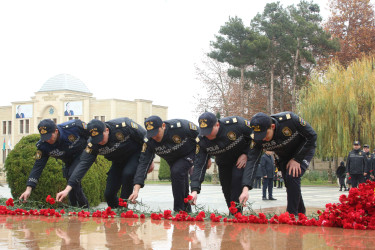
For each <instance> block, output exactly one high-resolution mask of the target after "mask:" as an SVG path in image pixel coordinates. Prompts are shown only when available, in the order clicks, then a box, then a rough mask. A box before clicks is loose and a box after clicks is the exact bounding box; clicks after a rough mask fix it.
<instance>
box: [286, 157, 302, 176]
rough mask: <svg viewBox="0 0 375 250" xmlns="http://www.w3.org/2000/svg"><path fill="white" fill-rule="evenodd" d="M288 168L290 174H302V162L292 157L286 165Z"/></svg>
mask: <svg viewBox="0 0 375 250" xmlns="http://www.w3.org/2000/svg"><path fill="white" fill-rule="evenodd" d="M286 169H287V170H289V175H292V176H293V177H298V176H300V175H301V164H299V163H298V162H296V161H295V160H293V159H291V160H290V161H289V162H288V164H287V165H286Z"/></svg>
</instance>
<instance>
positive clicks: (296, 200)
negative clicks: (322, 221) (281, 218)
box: [280, 149, 315, 215]
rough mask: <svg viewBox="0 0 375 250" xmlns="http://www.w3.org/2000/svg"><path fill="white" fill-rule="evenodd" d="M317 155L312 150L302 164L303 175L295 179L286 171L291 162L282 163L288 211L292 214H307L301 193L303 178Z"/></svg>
mask: <svg viewBox="0 0 375 250" xmlns="http://www.w3.org/2000/svg"><path fill="white" fill-rule="evenodd" d="M314 154H315V149H314V150H311V151H309V152H308V153H307V155H306V156H305V159H304V160H303V161H302V163H301V164H300V166H301V175H300V176H298V177H293V173H291V175H290V174H289V171H288V170H287V169H286V165H287V164H288V162H289V160H287V161H283V162H280V167H281V172H282V175H283V179H284V182H285V187H286V193H287V202H288V203H287V207H286V211H287V212H289V213H290V214H294V215H298V213H302V214H305V213H306V208H305V204H304V202H303V199H302V193H301V176H302V175H303V174H304V173H305V171H306V169H307V168H308V167H309V166H308V164H309V163H310V161H311V159H312V158H313V156H314Z"/></svg>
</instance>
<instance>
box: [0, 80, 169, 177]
mask: <svg viewBox="0 0 375 250" xmlns="http://www.w3.org/2000/svg"><path fill="white" fill-rule="evenodd" d="M151 115H158V116H160V117H161V118H162V119H163V120H164V119H167V115H168V107H165V106H159V105H153V104H152V101H149V100H141V99H136V100H134V101H127V100H119V99H103V100H98V99H96V98H95V97H93V94H92V93H90V91H89V89H88V88H87V87H86V85H85V84H84V83H83V82H82V81H81V80H79V79H78V78H76V77H74V76H71V75H68V74H60V75H56V76H54V77H52V78H50V79H48V80H47V81H46V82H45V83H44V84H43V85H42V87H41V88H40V90H39V91H38V92H36V93H35V95H34V96H33V97H31V100H28V101H17V102H12V103H11V105H10V106H2V107H0V121H1V129H0V140H1V142H2V155H1V157H0V158H1V160H0V180H2V181H4V179H5V174H4V163H5V159H6V157H7V155H8V154H9V152H10V151H11V150H12V148H13V147H14V145H15V144H16V143H17V142H19V141H20V140H21V138H22V137H24V136H27V135H30V134H37V133H38V129H37V126H38V123H39V122H40V121H41V120H43V119H46V118H49V119H52V120H53V121H54V122H55V123H56V124H59V123H62V122H65V121H68V120H71V119H81V120H82V121H85V122H89V121H90V120H91V119H94V118H95V119H99V120H102V121H108V120H111V119H115V118H119V117H129V118H131V119H133V120H134V121H135V122H137V123H138V124H140V125H142V126H143V122H144V119H145V118H147V117H149V116H151ZM157 165H158V164H157ZM155 168H156V171H155V172H156V177H155V173H151V174H150V176H149V178H150V179H157V170H158V167H156V166H155Z"/></svg>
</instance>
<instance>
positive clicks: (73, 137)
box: [68, 134, 77, 142]
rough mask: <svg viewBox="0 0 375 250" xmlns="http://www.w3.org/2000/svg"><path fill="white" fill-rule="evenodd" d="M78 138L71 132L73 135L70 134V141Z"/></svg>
mask: <svg viewBox="0 0 375 250" xmlns="http://www.w3.org/2000/svg"><path fill="white" fill-rule="evenodd" d="M76 139H77V137H75V135H73V134H71V135H69V136H68V140H69V141H70V142H74V141H75V140H76Z"/></svg>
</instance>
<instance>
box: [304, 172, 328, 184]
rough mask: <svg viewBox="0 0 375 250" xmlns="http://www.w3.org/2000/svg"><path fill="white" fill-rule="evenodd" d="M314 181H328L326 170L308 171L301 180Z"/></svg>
mask: <svg viewBox="0 0 375 250" xmlns="http://www.w3.org/2000/svg"><path fill="white" fill-rule="evenodd" d="M304 179H306V180H308V181H310V182H314V181H328V172H327V171H309V172H306V173H305V174H304V175H303V176H302V180H304Z"/></svg>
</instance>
